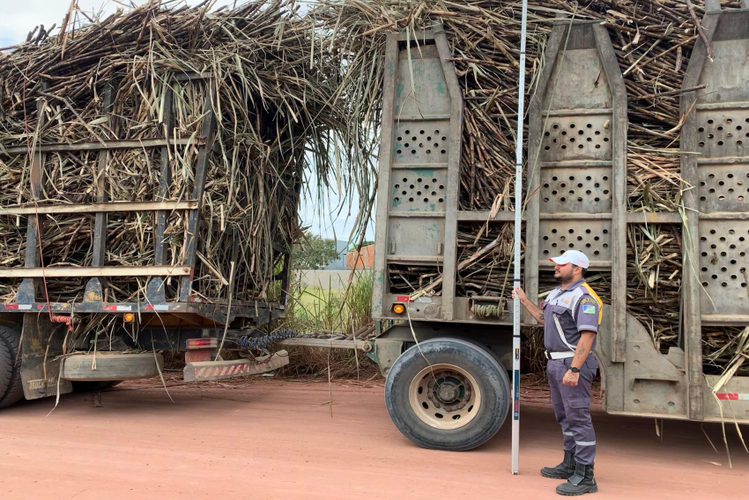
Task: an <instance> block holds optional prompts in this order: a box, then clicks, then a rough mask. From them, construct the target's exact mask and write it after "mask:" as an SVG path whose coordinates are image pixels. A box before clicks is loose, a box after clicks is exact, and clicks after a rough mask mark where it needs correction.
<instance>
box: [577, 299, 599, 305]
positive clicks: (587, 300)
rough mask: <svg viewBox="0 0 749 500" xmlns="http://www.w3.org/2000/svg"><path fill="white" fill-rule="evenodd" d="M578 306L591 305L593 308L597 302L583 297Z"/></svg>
mask: <svg viewBox="0 0 749 500" xmlns="http://www.w3.org/2000/svg"><path fill="white" fill-rule="evenodd" d="M580 304H582V305H585V304H593V305H594V306H597V305H598V302H596V301H595V300H594V299H592V298H590V297H585V298H584V299H583V300H581V301H580Z"/></svg>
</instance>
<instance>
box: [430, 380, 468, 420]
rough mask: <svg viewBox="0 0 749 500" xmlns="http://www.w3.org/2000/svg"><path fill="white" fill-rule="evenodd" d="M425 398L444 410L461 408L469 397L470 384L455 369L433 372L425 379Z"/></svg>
mask: <svg viewBox="0 0 749 500" xmlns="http://www.w3.org/2000/svg"><path fill="white" fill-rule="evenodd" d="M427 398H429V400H430V401H431V402H432V404H433V405H434V406H435V407H437V408H442V409H444V410H445V411H458V410H462V409H463V408H465V407H466V405H467V404H468V402H469V401H470V399H471V384H470V382H468V381H467V380H466V379H465V377H463V376H462V375H461V374H460V373H458V372H457V371H453V370H450V371H440V372H435V373H434V374H433V377H430V379H429V380H428V381H427Z"/></svg>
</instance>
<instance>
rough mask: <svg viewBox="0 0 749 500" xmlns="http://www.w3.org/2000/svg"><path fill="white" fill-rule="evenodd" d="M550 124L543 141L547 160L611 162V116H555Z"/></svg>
mask: <svg viewBox="0 0 749 500" xmlns="http://www.w3.org/2000/svg"><path fill="white" fill-rule="evenodd" d="M602 105H603V104H602ZM547 123H548V126H547V127H546V130H545V131H544V139H543V141H542V147H543V154H542V156H541V157H542V159H543V160H544V161H567V160H609V159H611V114H610V113H606V114H602V115H593V116H590V115H577V116H552V117H550V118H549V119H548V120H547Z"/></svg>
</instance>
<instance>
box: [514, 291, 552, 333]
mask: <svg viewBox="0 0 749 500" xmlns="http://www.w3.org/2000/svg"><path fill="white" fill-rule="evenodd" d="M516 296H517V298H518V299H520V303H521V304H522V305H523V307H525V308H526V310H528V312H529V313H531V315H532V316H533V317H534V318H535V319H536V321H538V322H539V323H541V324H542V325H543V324H544V312H543V310H542V309H541V308H540V307H538V306H537V305H536V304H534V303H532V302H531V301H530V300H528V297H527V296H526V295H525V291H524V290H523V289H522V288H520V287H516V288H515V289H514V290H513V291H512V298H513V299H514V298H515V297H516Z"/></svg>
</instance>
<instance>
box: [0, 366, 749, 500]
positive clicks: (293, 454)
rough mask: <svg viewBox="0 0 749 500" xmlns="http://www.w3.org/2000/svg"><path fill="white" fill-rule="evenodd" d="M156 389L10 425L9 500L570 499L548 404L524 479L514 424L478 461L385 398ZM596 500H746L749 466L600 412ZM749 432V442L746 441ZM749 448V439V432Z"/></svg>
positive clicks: (124, 389) (701, 444) (4, 428)
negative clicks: (556, 473)
mask: <svg viewBox="0 0 749 500" xmlns="http://www.w3.org/2000/svg"><path fill="white" fill-rule="evenodd" d="M170 393H171V395H172V397H173V398H174V401H175V402H174V403H172V402H171V401H170V400H169V398H168V397H167V395H166V394H165V393H164V390H163V389H161V388H158V386H157V385H155V384H153V382H152V381H149V382H148V383H147V384H146V383H141V384H131V385H124V386H119V387H117V388H115V389H113V390H111V391H108V392H103V393H102V397H101V402H102V404H103V406H102V407H99V408H95V407H93V406H92V395H91V394H71V395H67V396H63V397H62V399H61V401H60V405H59V407H58V408H57V409H56V410H55V411H54V412H53V413H52V414H51V415H49V416H47V414H48V413H49V411H50V410H51V409H52V407H53V404H54V401H52V400H39V401H33V402H28V403H24V404H20V405H17V406H15V407H12V408H9V409H6V410H3V411H1V412H0V498H1V499H3V500H11V499H76V500H86V499H103V498H106V499H158V500H161V499H171V498H185V499H199V498H211V499H215V498H222V497H224V496H228V497H230V498H248V499H249V498H252V499H289V498H294V499H296V498H320V499H351V498H357V499H360V498H363V499H367V498H383V499H389V500H399V499H412V498H413V499H421V498H423V499H430V500H431V499H434V498H450V499H463V498H465V499H507V498H515V499H535V498H559V497H558V496H557V495H556V494H555V493H554V488H555V486H556V485H557V484H558V483H557V481H554V480H549V479H544V478H542V477H541V476H540V475H539V473H538V469H539V468H541V467H542V466H544V465H555V464H556V463H557V462H558V461H559V459H560V458H561V452H560V447H561V436H560V432H559V428H558V426H557V424H556V422H555V421H554V417H553V415H552V413H551V409H550V408H549V406H548V404H545V403H544V401H545V399H546V396H545V393H544V391H542V390H538V389H527V390H525V391H524V393H523V401H524V404H523V405H522V416H521V455H520V466H521V475H519V476H512V475H511V474H510V472H509V467H510V425H509V422H510V421H509V419H508V421H507V425H505V426H504V427H503V428H502V429H501V430H500V432H499V433H498V434H497V436H495V438H494V439H492V440H491V441H490V442H489V443H488V444H486V445H484V446H482V447H481V448H479V449H477V450H474V451H471V452H467V453H447V452H438V451H431V450H424V449H421V448H418V447H416V446H415V445H413V444H412V443H411V442H410V441H408V440H406V438H404V437H403V436H401V434H400V433H399V432H398V431H397V430H396V428H395V427H394V426H393V425H392V423H391V422H390V419H389V418H388V415H387V412H386V410H385V405H384V402H383V387H382V384H381V382H376V383H370V384H353V383H335V384H333V416H332V418H331V415H330V407H329V406H328V404H327V402H328V385H327V384H326V383H317V382H293V381H281V380H274V379H267V378H254V379H250V380H248V381H242V382H232V383H211V384H204V385H197V386H196V385H189V386H187V385H176V386H173V387H171V388H170ZM594 423H595V426H596V430H597V433H598V445H599V446H598V450H599V454H598V457H597V465H596V475H597V479H598V482H599V489H600V493H598V494H597V495H595V496H593V497H590V498H597V499H609V498H611V499H614V498H616V499H628V500H629V499H641V498H658V499H671V498H673V499H679V500H685V499H692V498H695V499H697V498H699V499H711V498H716V499H718V498H721V499H723V498H744V497H745V496H746V495H747V489H748V488H749V475H748V474H749V455H747V454H746V453H745V452H744V450H743V448H742V446H741V443H740V441H739V439H738V437H737V434H736V430H735V428H733V426H731V427H730V428H729V429H727V432H728V435H729V444H730V446H731V452H732V458H733V469H729V468H728V463H727V459H726V454H725V447H724V445H723V440H722V437H721V431H720V426H718V425H708V424H706V425H705V426H704V428H705V430H706V432H707V433H708V434H709V435H710V438H711V439H712V441H713V443H715V446H716V447H718V450H719V451H720V454H716V452H715V451H713V449H712V447H711V446H710V444H709V442H708V440H707V439H706V437H705V435H704V434H703V432H702V430H701V429H700V424H696V423H690V422H669V421H667V422H666V425H665V432H664V436H663V439H661V438H659V437H657V436H656V433H655V425H654V422H653V420H647V419H634V418H622V417H612V416H608V415H606V414H604V413H603V412H601V411H600V409H598V410H597V411H596V412H595V414H594ZM746 430H747V429H746V428H744V431H746ZM744 434H745V435H747V436H748V437H749V432H744Z"/></svg>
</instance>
